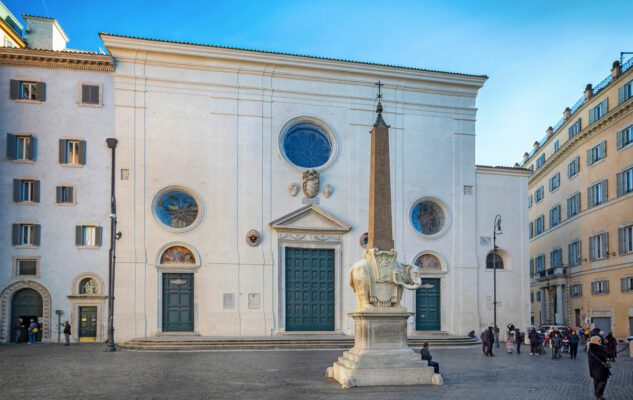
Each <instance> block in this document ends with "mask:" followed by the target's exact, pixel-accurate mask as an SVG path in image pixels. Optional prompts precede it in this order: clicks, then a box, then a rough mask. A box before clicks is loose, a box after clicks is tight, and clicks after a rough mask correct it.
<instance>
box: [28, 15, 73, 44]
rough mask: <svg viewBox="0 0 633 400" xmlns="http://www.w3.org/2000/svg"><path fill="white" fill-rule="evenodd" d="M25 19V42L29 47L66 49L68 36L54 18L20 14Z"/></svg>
mask: <svg viewBox="0 0 633 400" xmlns="http://www.w3.org/2000/svg"><path fill="white" fill-rule="evenodd" d="M22 17H23V18H24V21H26V43H27V47H29V48H31V49H43V50H56V51H60V50H66V44H67V43H68V36H66V33H64V30H63V29H62V27H61V26H59V23H58V22H57V20H56V19H55V18H46V17H36V16H33V15H26V14H25V15H22Z"/></svg>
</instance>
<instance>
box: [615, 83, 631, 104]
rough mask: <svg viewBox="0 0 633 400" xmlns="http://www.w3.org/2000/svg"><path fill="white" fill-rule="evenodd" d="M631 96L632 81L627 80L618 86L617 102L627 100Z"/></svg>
mask: <svg viewBox="0 0 633 400" xmlns="http://www.w3.org/2000/svg"><path fill="white" fill-rule="evenodd" d="M631 96H633V81H628V82H627V83H625V84H624V85H622V86H620V87H619V88H618V104H620V103H622V102H624V101H626V100H628V99H630V98H631Z"/></svg>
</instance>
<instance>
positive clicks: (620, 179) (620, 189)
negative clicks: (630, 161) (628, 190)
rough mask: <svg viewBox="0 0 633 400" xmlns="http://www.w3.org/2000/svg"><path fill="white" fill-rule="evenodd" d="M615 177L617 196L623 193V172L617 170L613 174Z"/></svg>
mask: <svg viewBox="0 0 633 400" xmlns="http://www.w3.org/2000/svg"><path fill="white" fill-rule="evenodd" d="M615 176H616V179H617V190H618V197H620V196H622V195H623V194H624V173H623V172H619V173H617V174H615Z"/></svg>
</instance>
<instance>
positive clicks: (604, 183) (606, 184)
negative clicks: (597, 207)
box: [600, 179, 609, 202]
mask: <svg viewBox="0 0 633 400" xmlns="http://www.w3.org/2000/svg"><path fill="white" fill-rule="evenodd" d="M600 186H602V194H603V195H604V199H603V201H604V202H606V201H607V200H608V199H609V191H608V190H609V181H608V180H606V179H605V180H604V181H602V182H600Z"/></svg>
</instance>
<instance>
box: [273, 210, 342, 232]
mask: <svg viewBox="0 0 633 400" xmlns="http://www.w3.org/2000/svg"><path fill="white" fill-rule="evenodd" d="M270 226H271V227H272V228H273V229H275V230H277V231H279V232H313V233H346V232H349V230H350V229H352V227H351V226H350V225H348V224H346V223H345V222H343V221H341V220H340V219H339V218H337V217H335V216H334V215H332V214H330V213H328V212H327V211H325V210H323V209H322V208H321V207H319V206H316V205H314V204H310V205H307V206H305V207H301V208H299V209H297V210H295V211H293V212H291V213H289V214H286V215H284V216H283V217H280V218H277V219H276V220H274V221H272V222H271V223H270Z"/></svg>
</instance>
